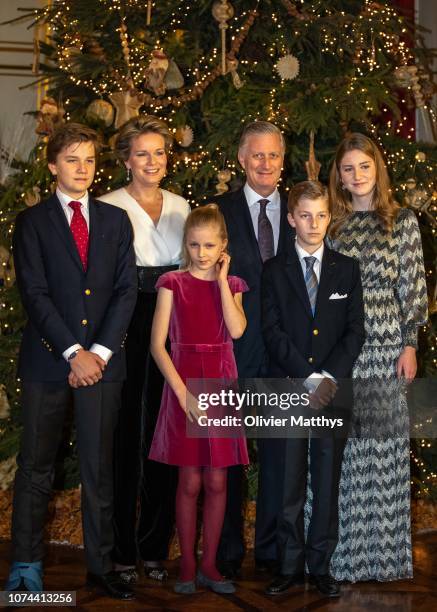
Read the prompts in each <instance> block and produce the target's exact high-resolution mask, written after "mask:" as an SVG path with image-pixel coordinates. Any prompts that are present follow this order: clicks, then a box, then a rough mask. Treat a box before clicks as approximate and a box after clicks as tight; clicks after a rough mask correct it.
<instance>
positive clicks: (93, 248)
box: [87, 197, 104, 274]
mask: <svg viewBox="0 0 437 612" xmlns="http://www.w3.org/2000/svg"><path fill="white" fill-rule="evenodd" d="M102 206H104V204H101V203H100V202H97V201H96V200H94V199H93V198H91V197H90V198H89V200H88V207H89V214H90V227H89V243H88V266H87V274H88V272H89V271H90V268H92V266H93V264H94V265H95V264H96V261H97V259H98V250H99V249H98V243H99V231H100V230H101V228H102V210H101V207H102Z"/></svg>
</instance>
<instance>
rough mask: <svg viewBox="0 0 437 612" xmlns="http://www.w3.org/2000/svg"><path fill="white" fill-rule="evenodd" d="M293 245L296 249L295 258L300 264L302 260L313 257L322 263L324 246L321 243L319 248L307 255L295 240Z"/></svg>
mask: <svg viewBox="0 0 437 612" xmlns="http://www.w3.org/2000/svg"><path fill="white" fill-rule="evenodd" d="M294 244H295V247H296V253H297V256H298V257H299V261H300V262H301V263H302V260H303V258H304V257H315V258H316V259H317V261H318V262H319V263H320V264H321V263H322V259H323V251H324V250H325V245H324V243H323V242H322V244H321V245H320V246H319V248H318V249H317V251H314V253H307V251H305V249H303V248H302V247H301V246H300V244H299V243H298V242H297V239H296V240H295V243H294Z"/></svg>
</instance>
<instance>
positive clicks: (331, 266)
mask: <svg viewBox="0 0 437 612" xmlns="http://www.w3.org/2000/svg"><path fill="white" fill-rule="evenodd" d="M335 270H336V264H335V260H334V256H333V252H332V251H331V249H329V248H328V247H327V246H326V244H325V248H324V251H323V259H322V270H321V274H320V282H319V289H318V291H317V300H316V311H315V316H317V315H318V314H319V311H318V309H319V305H323V304H326V300H327V299H328V298H329V294H330V291H331V289H332V279H333V278H335V274H334V273H335ZM322 307H323V306H322Z"/></svg>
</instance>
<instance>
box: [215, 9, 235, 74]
mask: <svg viewBox="0 0 437 612" xmlns="http://www.w3.org/2000/svg"><path fill="white" fill-rule="evenodd" d="M212 15H213V17H214V19H215V20H216V21H218V22H219V30H220V32H221V38H222V74H226V30H227V29H228V27H229V26H228V24H227V23H226V22H227V21H229V19H232V17H233V16H234V9H233V7H232V5H231V4H229V2H228V1H227V0H217V2H214V4H213V5H212Z"/></svg>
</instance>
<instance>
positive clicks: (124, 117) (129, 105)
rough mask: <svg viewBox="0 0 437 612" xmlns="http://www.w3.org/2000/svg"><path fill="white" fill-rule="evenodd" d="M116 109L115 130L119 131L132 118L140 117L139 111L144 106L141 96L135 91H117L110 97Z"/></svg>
mask: <svg viewBox="0 0 437 612" xmlns="http://www.w3.org/2000/svg"><path fill="white" fill-rule="evenodd" d="M109 99H110V100H111V103H112V104H113V105H114V107H115V128H116V129H117V130H118V128H119V127H120V126H122V125H123V124H124V123H126V121H129V119H131V118H132V117H138V115H139V114H140V113H139V109H140V107H141V106H142V105H143V99H142V97H141V95H139V94H138V92H137V91H136V90H135V89H126V90H124V91H117V92H115V93H113V94H111V95H110V96H109Z"/></svg>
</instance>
